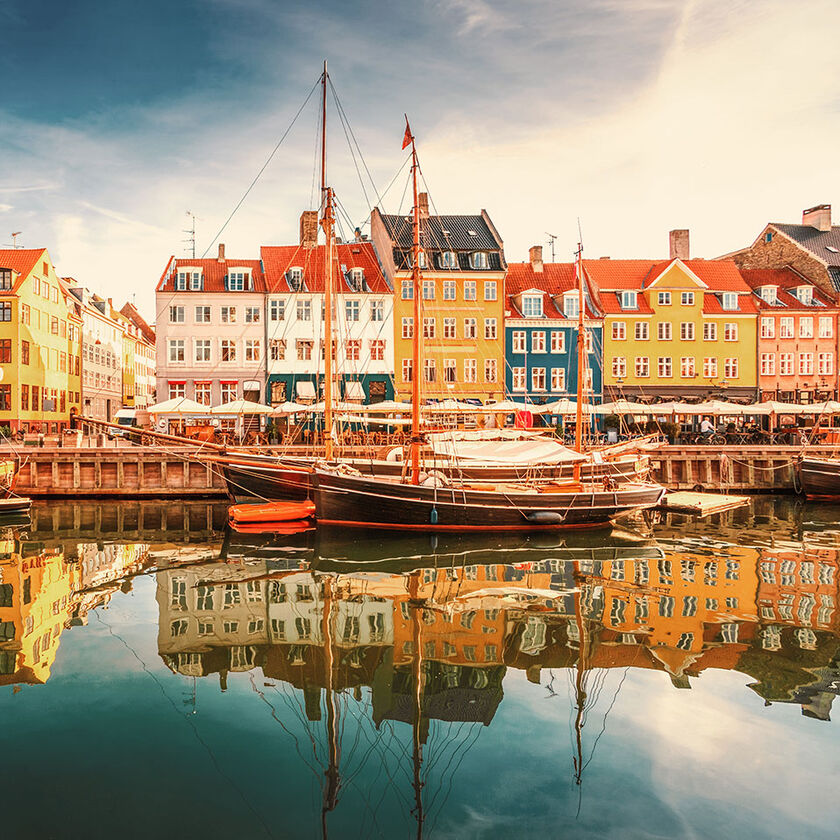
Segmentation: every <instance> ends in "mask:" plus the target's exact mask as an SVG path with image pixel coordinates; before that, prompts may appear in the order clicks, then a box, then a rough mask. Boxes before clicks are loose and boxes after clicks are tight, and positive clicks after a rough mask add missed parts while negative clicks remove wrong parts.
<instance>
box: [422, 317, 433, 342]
mask: <svg viewBox="0 0 840 840" xmlns="http://www.w3.org/2000/svg"><path fill="white" fill-rule="evenodd" d="M434 337H435V319H434V318H424V319H423V338H434Z"/></svg>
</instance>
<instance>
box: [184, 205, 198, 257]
mask: <svg viewBox="0 0 840 840" xmlns="http://www.w3.org/2000/svg"><path fill="white" fill-rule="evenodd" d="M187 215H188V216H189V217H190V218H191V219H192V226H191V227H190V228H188V229H187V230H185V231H184V233H188V234H189V237H188V238H187V239H182V240H181V241H182V242H185V243H186V244H187V250H189V251H191V252H192V258H193V259H195V213H193V212H192V211H191V210H187Z"/></svg>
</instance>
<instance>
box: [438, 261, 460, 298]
mask: <svg viewBox="0 0 840 840" xmlns="http://www.w3.org/2000/svg"><path fill="white" fill-rule="evenodd" d="M440 266H441V268H458V255H457V254H456V253H455V252H454V251H442V252H441V255H440ZM444 294H445V293H444ZM444 300H446V298H445V297H444ZM450 300H455V298H454V297H453V298H450Z"/></svg>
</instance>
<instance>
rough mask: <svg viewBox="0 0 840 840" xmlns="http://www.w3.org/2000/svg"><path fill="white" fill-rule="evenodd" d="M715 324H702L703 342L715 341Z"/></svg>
mask: <svg viewBox="0 0 840 840" xmlns="http://www.w3.org/2000/svg"><path fill="white" fill-rule="evenodd" d="M717 332H718V330H717V324H714V323H709V324H703V341H717Z"/></svg>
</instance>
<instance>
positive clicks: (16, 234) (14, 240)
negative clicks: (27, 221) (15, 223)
mask: <svg viewBox="0 0 840 840" xmlns="http://www.w3.org/2000/svg"><path fill="white" fill-rule="evenodd" d="M21 233H23V231H21V230H16V231H15V232H14V233H13V234H12V248H23V245H18V244H17V238H18V237H19V236H20V235H21Z"/></svg>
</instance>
